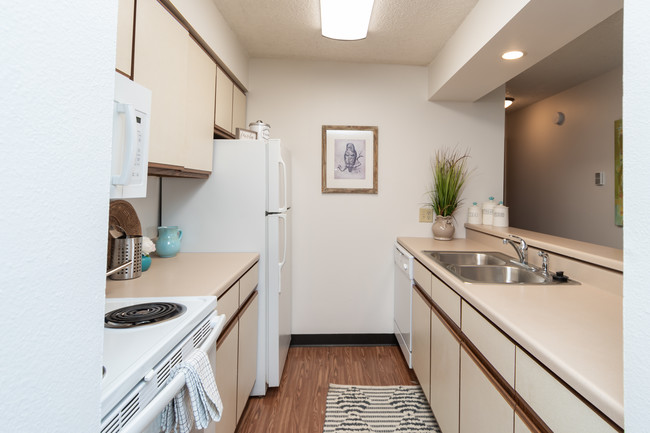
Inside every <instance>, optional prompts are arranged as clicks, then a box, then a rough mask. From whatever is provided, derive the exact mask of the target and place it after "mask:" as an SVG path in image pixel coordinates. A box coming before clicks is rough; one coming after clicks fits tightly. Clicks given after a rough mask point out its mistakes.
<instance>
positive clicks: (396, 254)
mask: <svg viewBox="0 0 650 433" xmlns="http://www.w3.org/2000/svg"><path fill="white" fill-rule="evenodd" d="M393 260H394V262H395V311H394V319H393V329H394V331H395V337H397V342H398V343H399V346H400V348H401V349H402V353H404V358H405V359H406V363H407V364H408V366H409V368H413V365H412V363H411V347H412V346H411V322H412V320H411V305H412V296H413V290H412V285H413V256H412V255H410V254H409V253H408V252H407V251H406V250H405V249H404V248H402V246H401V245H399V244H398V243H397V242H395V246H394V248H393Z"/></svg>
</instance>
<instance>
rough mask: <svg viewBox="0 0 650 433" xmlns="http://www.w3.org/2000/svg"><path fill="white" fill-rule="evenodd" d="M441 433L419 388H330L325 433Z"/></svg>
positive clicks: (333, 385) (337, 386)
mask: <svg viewBox="0 0 650 433" xmlns="http://www.w3.org/2000/svg"><path fill="white" fill-rule="evenodd" d="M347 432H355V433H366V432H367V433H370V432H372V433H379V432H384V433H393V432H409V433H433V432H435V433H440V428H439V427H438V423H437V422H436V419H435V418H434V416H433V413H432V412H431V408H430V407H429V403H427V399H426V397H425V396H424V393H423V392H422V388H420V387H419V386H354V385H335V384H330V387H329V391H328V392H327V406H326V410H325V425H324V427H323V433H347Z"/></svg>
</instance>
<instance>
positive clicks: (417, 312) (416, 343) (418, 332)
mask: <svg viewBox="0 0 650 433" xmlns="http://www.w3.org/2000/svg"><path fill="white" fill-rule="evenodd" d="M412 290H413V306H412V309H413V310H412V315H413V329H412V331H411V332H412V336H411V338H412V343H411V344H412V351H413V358H412V360H413V371H415V375H416V376H417V377H418V380H419V381H420V386H421V387H422V390H423V391H424V395H425V396H426V397H427V401H429V402H430V401H431V397H430V391H431V389H430V375H431V325H430V323H431V308H430V307H429V304H428V303H427V301H426V300H425V299H424V298H423V297H422V294H421V293H420V292H419V291H418V290H417V289H416V288H415V287H413V289H412ZM445 433H446V432H445Z"/></svg>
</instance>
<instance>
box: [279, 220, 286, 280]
mask: <svg viewBox="0 0 650 433" xmlns="http://www.w3.org/2000/svg"><path fill="white" fill-rule="evenodd" d="M280 218H281V219H283V220H284V230H283V231H284V240H283V243H282V260H280V263H278V293H282V268H283V267H284V264H285V263H286V261H287V215H286V214H278V221H280Z"/></svg>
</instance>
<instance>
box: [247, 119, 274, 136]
mask: <svg viewBox="0 0 650 433" xmlns="http://www.w3.org/2000/svg"><path fill="white" fill-rule="evenodd" d="M248 127H249V128H250V130H251V131H255V132H257V139H258V140H268V139H269V138H271V125H268V124H266V123H264V122H262V121H261V120H258V121H257V122H251V123H249V124H248Z"/></svg>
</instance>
